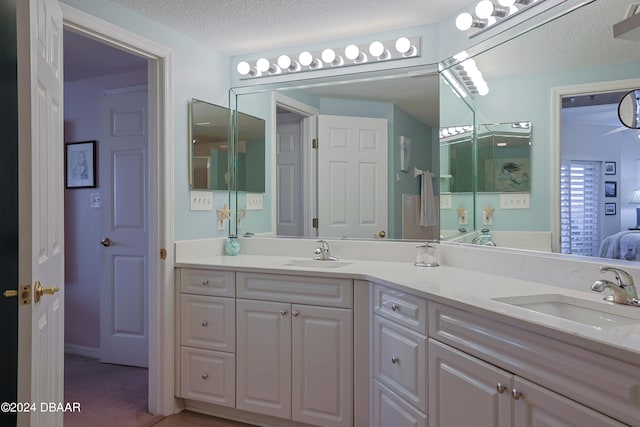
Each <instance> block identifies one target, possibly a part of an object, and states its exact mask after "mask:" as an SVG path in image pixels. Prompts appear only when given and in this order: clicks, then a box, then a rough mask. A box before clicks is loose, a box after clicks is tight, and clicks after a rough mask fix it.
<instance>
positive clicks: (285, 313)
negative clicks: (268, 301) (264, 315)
mask: <svg viewBox="0 0 640 427" xmlns="http://www.w3.org/2000/svg"><path fill="white" fill-rule="evenodd" d="M287 313H288V311H287V309H286V308H283V309H282V310H280V315H281V316H286V315H287Z"/></svg>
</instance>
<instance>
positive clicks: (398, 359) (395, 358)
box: [391, 356, 400, 365]
mask: <svg viewBox="0 0 640 427" xmlns="http://www.w3.org/2000/svg"><path fill="white" fill-rule="evenodd" d="M391 363H393V364H394V365H397V364H398V363H400V358H399V357H398V356H393V357H392V358H391Z"/></svg>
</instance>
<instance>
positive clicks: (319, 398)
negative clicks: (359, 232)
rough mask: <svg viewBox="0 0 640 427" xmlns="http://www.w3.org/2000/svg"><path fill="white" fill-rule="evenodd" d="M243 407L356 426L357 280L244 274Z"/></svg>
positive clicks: (240, 314) (240, 279)
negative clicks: (354, 421) (354, 424)
mask: <svg viewBox="0 0 640 427" xmlns="http://www.w3.org/2000/svg"><path fill="white" fill-rule="evenodd" d="M236 279H237V289H236V291H237V300H236V317H237V321H236V325H237V371H236V378H237V393H236V408H237V409H242V410H245V411H250V412H255V413H259V414H265V415H270V416H274V417H279V418H285V419H290V420H292V421H294V422H302V423H308V424H312V425H322V426H335V427H338V426H340V427H347V426H352V425H353V398H354V395H353V281H352V280H350V279H340V278H324V277H312V276H298V275H280V274H258V273H244V272H238V273H237V277H236Z"/></svg>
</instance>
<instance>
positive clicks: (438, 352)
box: [429, 339, 587, 427]
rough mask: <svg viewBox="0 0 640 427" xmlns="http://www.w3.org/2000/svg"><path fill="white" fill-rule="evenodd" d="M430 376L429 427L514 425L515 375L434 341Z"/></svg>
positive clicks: (430, 358)
mask: <svg viewBox="0 0 640 427" xmlns="http://www.w3.org/2000/svg"><path fill="white" fill-rule="evenodd" d="M429 373H430V376H431V381H430V382H429V426H431V427H460V426H475V427H501V426H510V425H511V403H512V398H511V394H510V391H511V389H512V388H513V375H512V374H510V373H508V372H505V371H503V370H502V369H498V368H496V367H495V366H493V365H489V364H488V363H485V362H483V361H481V360H479V359H476V358H475V357H472V356H469V355H468V354H466V353H462V352H460V351H458V350H455V349H453V348H451V347H449V346H446V345H444V344H441V343H439V342H438V341H434V340H431V339H430V340H429ZM515 425H516V426H518V427H521V426H524V425H525V424H520V423H516V424H515ZM539 425H546V424H544V423H543V424H539ZM583 425H587V424H583Z"/></svg>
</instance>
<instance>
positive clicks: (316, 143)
mask: <svg viewBox="0 0 640 427" xmlns="http://www.w3.org/2000/svg"><path fill="white" fill-rule="evenodd" d="M311 148H318V139H317V138H313V139H312V140H311Z"/></svg>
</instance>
